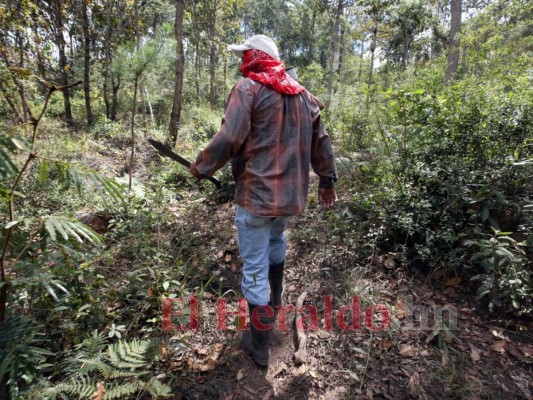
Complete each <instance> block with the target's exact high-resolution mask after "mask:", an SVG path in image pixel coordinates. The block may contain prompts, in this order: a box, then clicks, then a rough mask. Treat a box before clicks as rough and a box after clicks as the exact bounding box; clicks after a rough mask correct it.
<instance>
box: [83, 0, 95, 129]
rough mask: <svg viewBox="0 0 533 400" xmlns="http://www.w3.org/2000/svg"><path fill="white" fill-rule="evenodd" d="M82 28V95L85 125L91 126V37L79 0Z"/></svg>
mask: <svg viewBox="0 0 533 400" xmlns="http://www.w3.org/2000/svg"><path fill="white" fill-rule="evenodd" d="M81 14H82V22H83V23H82V28H83V94H84V98H85V113H86V114H87V125H89V126H91V125H92V124H93V113H92V110H91V88H90V82H89V81H90V73H91V36H90V33H89V15H88V13H87V2H86V0H81Z"/></svg>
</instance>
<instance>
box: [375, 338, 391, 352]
mask: <svg viewBox="0 0 533 400" xmlns="http://www.w3.org/2000/svg"><path fill="white" fill-rule="evenodd" d="M392 345H393V343H392V340H389V339H384V340H381V341H380V342H378V346H379V348H381V349H383V350H385V351H387V350H389V349H390V348H391V347H392Z"/></svg>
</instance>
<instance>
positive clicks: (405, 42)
mask: <svg viewBox="0 0 533 400" xmlns="http://www.w3.org/2000/svg"><path fill="white" fill-rule="evenodd" d="M408 64H409V38H408V36H407V33H405V32H404V38H403V46H402V69H403V70H405V69H406V68H407V65H408Z"/></svg>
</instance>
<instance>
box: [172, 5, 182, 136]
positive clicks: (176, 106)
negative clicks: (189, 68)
mask: <svg viewBox="0 0 533 400" xmlns="http://www.w3.org/2000/svg"><path fill="white" fill-rule="evenodd" d="M184 8H185V0H176V19H175V22H174V32H175V35H176V55H177V60H176V80H175V83H174V103H173V105H172V114H170V126H169V132H170V137H171V138H172V143H174V144H176V141H177V139H178V129H179V123H180V119H181V105H182V104H181V103H182V91H183V72H184V63H185V53H184V51H183V11H184Z"/></svg>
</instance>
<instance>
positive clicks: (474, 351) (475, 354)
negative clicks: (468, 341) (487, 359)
mask: <svg viewBox="0 0 533 400" xmlns="http://www.w3.org/2000/svg"><path fill="white" fill-rule="evenodd" d="M470 359H471V360H472V362H473V363H476V362H478V361H479V360H480V359H481V356H480V354H479V349H478V348H477V347H474V346H472V345H470Z"/></svg>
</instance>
